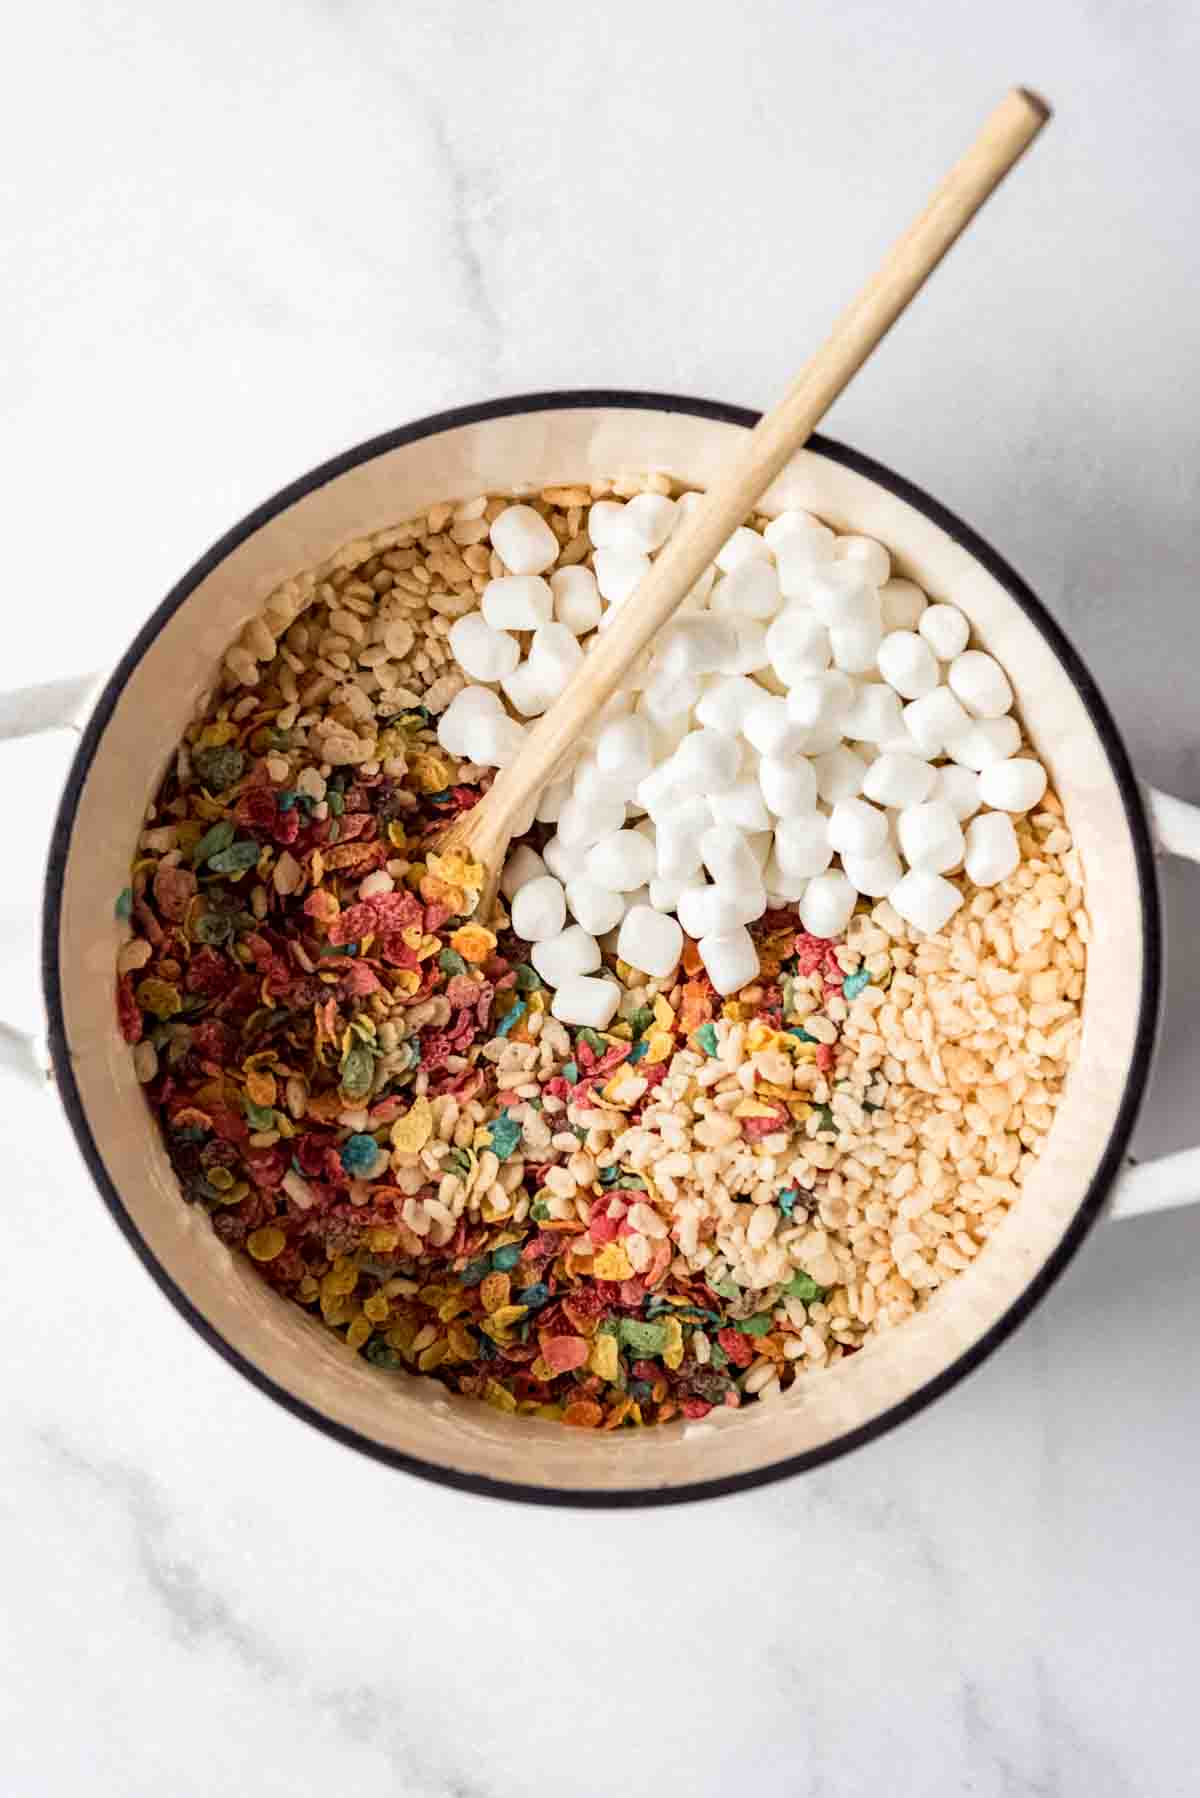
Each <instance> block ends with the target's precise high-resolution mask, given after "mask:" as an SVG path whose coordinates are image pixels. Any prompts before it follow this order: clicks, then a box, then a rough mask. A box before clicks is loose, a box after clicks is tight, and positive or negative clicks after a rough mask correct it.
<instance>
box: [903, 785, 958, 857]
mask: <svg viewBox="0 0 1200 1798" xmlns="http://www.w3.org/2000/svg"><path fill="white" fill-rule="evenodd" d="M896 832H897V835H898V837H899V839H900V853H901V855H903V857H904V859H905V861H906V862H907V863H908V865H909V867H910V868H920V869H923V870H924V871H925V872H927V873H930V874H945V873H947V872H948V870H949V869H951V868H956V867H957V866H958V864H959V862H961V860H962V857H963V833H962V828H961V826H960V824H959V822H958V819H957V818H956V817H955V816H954V813H953V812H952V811H951V809H950V807H949V806H948V805H946V804H945V803H944V802H943V801H941V800H938V799H928V800H926V801H925V802H924V803H923V804H921V805H907V806H905V808H904V810H903V811H902V812H901V813H900V816H899V818H898V819H897V822H896Z"/></svg>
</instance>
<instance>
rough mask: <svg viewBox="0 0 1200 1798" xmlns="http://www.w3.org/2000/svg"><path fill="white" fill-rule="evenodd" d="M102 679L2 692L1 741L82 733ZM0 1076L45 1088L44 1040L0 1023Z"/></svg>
mask: <svg viewBox="0 0 1200 1798" xmlns="http://www.w3.org/2000/svg"><path fill="white" fill-rule="evenodd" d="M103 679H104V676H103V675H100V674H80V675H74V676H72V677H70V678H69V679H66V680H54V681H46V682H45V683H44V684H43V685H42V686H39V687H18V688H17V689H16V691H15V692H12V693H0V742H4V741H6V740H8V739H10V738H15V737H38V736H42V735H44V734H45V733H46V732H48V731H55V730H74V731H76V732H78V731H80V730H81V729H82V728H83V723H84V720H85V719H86V717H87V715H88V713H89V712H90V711H91V709H92V702H93V701H94V699H95V697H96V694H97V692H98V691H99V688H100V683H101V681H102V680H103ZM0 1072H3V1073H12V1074H18V1075H20V1076H21V1078H22V1079H24V1080H26V1081H28V1082H29V1083H30V1084H32V1085H34V1086H38V1087H45V1086H46V1085H47V1084H48V1082H49V1079H50V1057H49V1054H48V1053H47V1050H46V1045H45V1041H44V1039H43V1038H42V1037H41V1036H40V1035H36V1034H33V1033H32V1032H29V1031H25V1030H18V1029H17V1028H16V1027H15V1025H12V1024H6V1023H3V1022H0Z"/></svg>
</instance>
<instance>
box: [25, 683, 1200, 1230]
mask: <svg viewBox="0 0 1200 1798" xmlns="http://www.w3.org/2000/svg"><path fill="white" fill-rule="evenodd" d="M102 679H103V676H102V675H98V674H83V675H77V676H75V677H74V678H72V679H68V680H57V681H47V682H45V683H44V685H42V686H39V687H23V688H18V689H17V691H16V692H13V693H2V694H0V742H3V741H4V740H5V739H7V738H10V737H33V736H40V735H42V734H43V733H44V732H46V731H53V730H75V731H78V730H80V729H81V728H82V725H83V721H84V719H85V718H86V717H87V714H88V712H89V711H90V710H91V706H92V702H93V700H94V698H95V696H96V693H97V691H98V690H99V686H100V682H101V680H102ZM1146 801H1147V805H1148V808H1149V812H1150V821H1151V824H1152V826H1153V829H1154V834H1155V837H1156V839H1157V846H1158V848H1159V850H1160V851H1161V852H1162V853H1163V854H1166V855H1181V856H1184V857H1186V859H1187V860H1189V861H1194V862H1200V806H1196V805H1189V804H1188V803H1187V801H1186V800H1183V799H1174V798H1172V797H1171V795H1170V794H1169V793H1160V792H1159V791H1158V790H1157V789H1156V788H1155V787H1147V788H1146ZM4 1071H7V1072H10V1073H15V1074H19V1075H21V1076H22V1078H24V1079H25V1080H27V1081H29V1082H31V1083H32V1084H34V1085H36V1086H39V1087H44V1086H45V1085H46V1084H47V1082H48V1080H49V1078H50V1058H49V1056H48V1054H47V1052H46V1047H45V1043H44V1041H43V1040H42V1038H41V1037H40V1036H37V1035H34V1034H32V1033H31V1032H28V1031H23V1030H18V1029H16V1028H15V1027H14V1026H13V1025H11V1024H6V1023H3V1022H0V1072H4ZM1196 1201H1200V1149H1181V1150H1179V1152H1178V1153H1177V1154H1174V1155H1163V1156H1160V1157H1159V1158H1158V1160H1156V1161H1144V1162H1133V1161H1131V1162H1130V1163H1129V1165H1128V1166H1127V1167H1126V1168H1125V1170H1124V1171H1123V1172H1122V1173H1121V1174H1120V1175H1118V1177H1117V1180H1116V1182H1115V1184H1114V1186H1113V1192H1112V1199H1111V1202H1110V1205H1109V1216H1110V1217H1141V1216H1143V1215H1144V1214H1146V1213H1148V1212H1152V1211H1168V1210H1170V1209H1171V1208H1172V1207H1173V1206H1176V1205H1187V1204H1191V1203H1193V1202H1196Z"/></svg>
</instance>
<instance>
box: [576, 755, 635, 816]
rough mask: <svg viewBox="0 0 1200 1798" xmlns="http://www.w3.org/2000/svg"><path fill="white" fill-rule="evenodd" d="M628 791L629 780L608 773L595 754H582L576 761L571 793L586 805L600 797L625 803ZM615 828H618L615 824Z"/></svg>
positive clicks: (600, 798)
mask: <svg viewBox="0 0 1200 1798" xmlns="http://www.w3.org/2000/svg"><path fill="white" fill-rule="evenodd" d="M628 791H629V783H628V781H625V780H622V779H621V778H620V776H617V775H612V774H606V773H605V771H604V769H603V768H601V766H600V764H599V762H598V761H597V760H596V757H595V756H594V755H582V756H580V758H579V760H578V761H577V762H576V764H575V771H574V773H573V774H572V776H571V793H572V796H573V797H574V798H576V799H579V800H581V801H582V802H583V804H584V805H591V804H592V803H593V802H594V801H595V800H598V799H599V800H614V799H615V800H617V801H618V802H619V803H620V804H621V805H624V804H625V802H626V797H625V796H626V794H627V793H628ZM613 828H614V829H615V828H616V827H615V825H614V827H613Z"/></svg>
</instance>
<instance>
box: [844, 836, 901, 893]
mask: <svg viewBox="0 0 1200 1798" xmlns="http://www.w3.org/2000/svg"><path fill="white" fill-rule="evenodd" d="M842 870H843V872H844V874H845V876H846V879H847V880H848V881H849V882H850V885H851V886H852V887H854V888H856V890H857V891H858V892H860V893H865V894H866V896H867V898H868V899H882V898H884V897H885V895H886V894H888V893H890V892H891V890H892V888H893V887H894V886H895V885H896V882H897V881H898V880H900V879H901V877H902V876H903V873H904V870H903V868H902V867H901V866H900V857H899V856H898V855H897V854H896V851H895V850H894V849H893V848H892V847H891V845H890V844H888V845H885V847H884V848H883V849H881V850H880V852H879V854H878V855H843V856H842Z"/></svg>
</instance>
